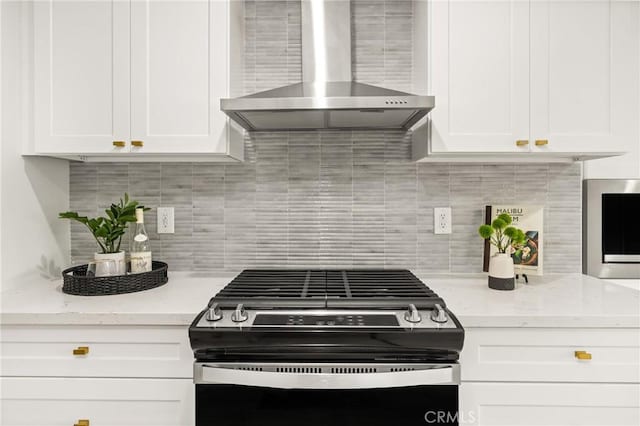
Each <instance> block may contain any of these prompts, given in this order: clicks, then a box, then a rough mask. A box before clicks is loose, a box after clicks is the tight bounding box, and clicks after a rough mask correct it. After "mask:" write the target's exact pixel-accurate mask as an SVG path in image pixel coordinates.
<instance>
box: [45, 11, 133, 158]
mask: <svg viewBox="0 0 640 426" xmlns="http://www.w3.org/2000/svg"><path fill="white" fill-rule="evenodd" d="M34 101H35V102H34V113H35V129H34V147H35V151H36V152H37V153H38V154H49V153H63V154H64V153H86V154H92V153H102V154H104V153H119V152H126V151H128V143H126V144H122V145H124V146H123V147H119V146H114V144H113V142H114V141H120V142H127V141H128V139H129V4H128V3H127V2H123V1H118V0H95V1H78V0H69V1H60V0H56V1H52V0H49V1H37V2H34ZM116 145H118V144H116Z"/></svg>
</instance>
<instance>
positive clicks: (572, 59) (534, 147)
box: [429, 0, 640, 158]
mask: <svg viewBox="0 0 640 426" xmlns="http://www.w3.org/2000/svg"><path fill="white" fill-rule="evenodd" d="M639 8H640V4H639V3H638V2H635V1H626V0H622V1H616V0H588V1H587V0H585V1H575V0H552V1H544V0H536V1H522V0H502V1H486V0H478V1H468V0H465V1H457V0H442V1H441V0H438V1H432V2H431V14H430V19H429V25H430V26H431V31H430V37H431V38H430V56H429V58H430V60H429V62H430V75H429V81H430V93H431V94H433V95H435V97H436V108H435V109H434V110H433V112H432V113H431V123H430V124H431V138H430V148H431V149H430V151H431V153H433V154H436V155H437V154H447V153H449V154H458V153H462V154H464V153H469V154H490V153H506V154H509V153H525V154H529V155H530V154H547V155H548V156H549V157H552V156H554V155H562V154H566V155H576V154H586V156H587V157H589V156H592V157H597V156H598V154H604V153H611V152H616V151H624V146H625V143H626V144H627V146H628V142H629V140H633V138H635V140H638V137H639V136H638V127H639V120H640V118H639V117H640V110H639V97H640V96H639V93H640V91H639V89H638V85H639V84H640V67H639V57H640V55H639V52H640V32H639V27H640V19H639V16H638V14H639ZM600 156H601V155H600ZM523 157H524V158H527V155H525V156H523Z"/></svg>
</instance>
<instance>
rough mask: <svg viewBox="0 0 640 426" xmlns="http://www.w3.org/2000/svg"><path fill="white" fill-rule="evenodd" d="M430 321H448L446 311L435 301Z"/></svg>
mask: <svg viewBox="0 0 640 426" xmlns="http://www.w3.org/2000/svg"><path fill="white" fill-rule="evenodd" d="M431 321H433V322H438V323H445V322H447V321H449V318H447V313H446V312H445V311H444V309H442V306H440V304H439V303H436V306H435V308H434V309H433V311H431Z"/></svg>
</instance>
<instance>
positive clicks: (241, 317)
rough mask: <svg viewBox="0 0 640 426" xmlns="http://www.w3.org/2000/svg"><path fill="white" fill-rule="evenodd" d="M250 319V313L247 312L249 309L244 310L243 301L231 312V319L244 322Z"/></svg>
mask: <svg viewBox="0 0 640 426" xmlns="http://www.w3.org/2000/svg"><path fill="white" fill-rule="evenodd" d="M248 319H249V315H248V314H247V311H245V310H244V305H243V304H242V303H239V304H238V306H236V310H235V311H233V313H232V314H231V321H233V322H243V321H246V320H248Z"/></svg>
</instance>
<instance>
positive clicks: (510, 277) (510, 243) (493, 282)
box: [478, 213, 527, 290]
mask: <svg viewBox="0 0 640 426" xmlns="http://www.w3.org/2000/svg"><path fill="white" fill-rule="evenodd" d="M511 223H512V218H511V216H510V215H509V214H507V213H502V214H501V215H499V216H498V217H497V218H495V219H494V220H493V222H491V225H482V226H480V228H479V229H478V233H479V234H480V236H481V237H482V238H484V239H485V240H489V242H490V243H491V245H493V246H495V247H496V248H497V249H498V251H497V252H496V253H495V254H494V255H493V256H491V258H490V259H489V288H492V289H494V290H513V289H514V288H515V272H514V268H513V259H512V258H511V250H512V248H513V247H521V246H522V245H523V244H524V243H525V242H526V241H527V236H526V235H525V234H524V232H522V230H520V229H518V228H516V227H514V226H509V225H511Z"/></svg>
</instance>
